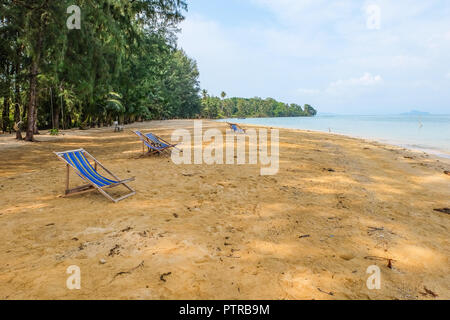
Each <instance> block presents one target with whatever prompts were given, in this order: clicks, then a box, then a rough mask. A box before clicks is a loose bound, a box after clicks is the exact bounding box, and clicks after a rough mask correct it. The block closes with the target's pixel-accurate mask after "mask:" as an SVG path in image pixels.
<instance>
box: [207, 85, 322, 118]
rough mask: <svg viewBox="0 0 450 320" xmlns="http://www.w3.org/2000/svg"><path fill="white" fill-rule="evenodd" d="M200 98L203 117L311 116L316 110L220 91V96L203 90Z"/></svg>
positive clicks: (308, 106)
mask: <svg viewBox="0 0 450 320" xmlns="http://www.w3.org/2000/svg"><path fill="white" fill-rule="evenodd" d="M202 93H203V98H202V100H201V104H202V111H201V116H202V117H204V118H210V119H217V118H265V117H312V116H315V115H316V114H317V111H316V110H315V109H314V108H313V107H311V106H310V105H308V104H306V105H305V106H304V107H303V108H302V107H301V106H300V105H297V104H286V103H282V102H278V101H276V100H274V99H272V98H267V99H265V100H263V99H261V98H252V99H244V98H229V99H225V97H226V94H225V92H222V94H221V98H218V97H213V96H209V95H208V93H207V92H206V91H205V90H204V91H203V92H202Z"/></svg>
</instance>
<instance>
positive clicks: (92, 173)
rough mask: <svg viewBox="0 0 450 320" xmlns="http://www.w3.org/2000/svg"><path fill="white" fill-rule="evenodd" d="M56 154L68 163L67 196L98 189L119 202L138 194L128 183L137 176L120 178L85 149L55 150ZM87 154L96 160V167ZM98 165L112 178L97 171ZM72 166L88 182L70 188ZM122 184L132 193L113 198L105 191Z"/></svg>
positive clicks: (110, 198)
mask: <svg viewBox="0 0 450 320" xmlns="http://www.w3.org/2000/svg"><path fill="white" fill-rule="evenodd" d="M55 154H56V156H57V157H58V158H59V159H60V160H61V161H63V162H65V163H66V167H67V175H66V191H65V195H64V196H65V197H68V196H72V195H76V194H81V193H86V192H91V191H95V190H97V191H98V192H100V193H101V194H103V195H104V196H105V197H106V198H108V199H109V200H111V201H113V202H115V203H117V202H119V201H121V200H124V199H126V198H128V197H131V196H133V195H135V194H136V192H135V191H134V190H133V189H132V188H131V187H130V186H129V185H128V184H127V183H128V182H131V181H134V179H135V178H130V179H126V180H120V179H119V178H118V177H116V176H115V175H114V174H113V173H111V171H109V170H108V169H106V168H105V167H104V166H103V165H102V164H101V163H100V162H99V161H97V159H95V158H94V157H93V156H92V155H90V154H89V153H88V152H87V151H86V150H84V149H78V150H71V151H64V152H55ZM86 156H88V157H89V158H91V159H92V160H93V161H94V167H93V166H92V165H91V163H90V162H89V160H88V159H87V158H86ZM97 165H98V166H100V167H101V168H102V169H103V170H104V171H106V172H107V173H108V174H109V175H110V176H111V177H112V179H108V178H106V177H104V176H103V175H101V174H99V173H98V171H97ZM70 168H72V169H73V170H74V171H75V173H76V174H78V176H80V178H81V179H83V180H84V181H86V182H87V183H88V184H86V185H84V186H81V187H77V188H74V189H69V174H70ZM120 185H123V186H124V187H126V188H127V189H128V190H129V191H130V193H129V194H127V195H124V196H122V197H119V198H113V197H112V196H111V195H109V194H108V193H107V192H106V191H105V189H110V188H114V187H117V186H120Z"/></svg>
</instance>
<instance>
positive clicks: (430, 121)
mask: <svg viewBox="0 0 450 320" xmlns="http://www.w3.org/2000/svg"><path fill="white" fill-rule="evenodd" d="M220 121H228V122H235V123H241V124H253V125H261V126H271V127H278V128H286V129H302V130H312V131H320V132H331V133H337V134H343V135H347V136H351V137H356V138H363V139H370V140H375V141H379V142H382V143H387V144H392V145H397V146H401V147H404V148H408V149H413V150H419V151H424V152H427V153H431V154H435V155H438V156H441V157H446V158H450V115H373V116H369V115H317V116H316V117H294V118H247V119H225V120H220Z"/></svg>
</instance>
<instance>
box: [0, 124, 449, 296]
mask: <svg viewBox="0 0 450 320" xmlns="http://www.w3.org/2000/svg"><path fill="white" fill-rule="evenodd" d="M192 127H193V122H192V121H181V120H180V121H178V120H177V121H155V122H146V123H138V124H133V125H130V126H126V128H125V131H124V132H120V133H114V132H113V129H112V128H102V129H91V130H87V131H80V130H69V131H65V132H64V135H61V136H58V137H51V136H48V135H42V136H38V137H37V139H38V140H40V141H42V142H40V143H33V144H30V143H25V142H16V141H15V140H14V138H13V136H1V135H0V299H449V298H450V275H449V273H450V263H449V256H450V249H449V248H450V245H449V236H448V235H449V228H450V215H448V214H445V213H441V212H437V211H434V210H433V209H436V208H449V207H450V176H449V175H446V174H444V171H446V170H447V171H450V163H449V162H448V161H449V160H448V159H447V160H446V159H439V158H436V157H432V156H429V155H426V154H424V153H417V152H412V151H408V150H405V149H401V148H398V147H394V146H387V145H383V144H380V143H376V142H370V141H365V140H360V139H354V138H349V137H345V136H339V135H332V134H325V133H315V132H306V131H300V130H283V129H281V130H280V170H279V173H278V174H277V175H275V176H261V175H260V166H259V165H240V166H238V165H206V164H204V165H175V164H174V163H173V162H172V160H171V158H170V156H161V157H160V156H152V157H142V156H141V155H142V146H141V144H140V143H139V140H138V138H137V137H136V136H135V135H134V134H133V133H132V132H131V130H132V129H137V128H138V129H140V130H142V131H144V132H147V131H152V132H154V133H156V134H158V135H161V136H163V137H164V138H166V140H169V139H170V136H171V133H172V131H173V130H174V129H175V128H187V129H190V130H192ZM204 127H206V128H208V127H211V128H212V127H217V128H220V129H222V130H225V129H226V125H225V124H223V123H216V122H212V121H211V122H205V123H204ZM244 127H249V126H244ZM80 147H83V148H85V149H86V150H87V151H89V152H90V153H91V154H92V155H94V156H95V157H96V158H97V159H98V160H99V161H100V162H102V163H103V164H104V165H105V166H106V167H107V168H109V169H110V170H111V171H112V172H114V173H115V174H117V175H118V176H119V177H120V178H128V177H132V176H135V177H136V181H135V182H132V183H130V185H131V186H132V187H133V188H134V189H136V191H137V194H136V195H135V196H133V197H131V198H129V199H126V200H124V201H122V202H120V203H118V204H114V203H112V202H109V201H108V200H107V199H106V198H104V197H103V196H102V195H100V194H99V193H97V192H93V193H88V194H84V195H79V196H74V197H70V198H63V197H61V194H62V193H63V191H64V187H65V166H64V164H63V163H62V162H61V161H59V160H58V159H57V158H56V156H55V155H54V154H53V153H52V152H54V151H64V150H70V149H77V148H80ZM71 181H72V186H76V185H77V184H78V185H79V184H82V181H81V180H80V178H78V177H77V176H76V175H75V174H72V175H71ZM389 259H391V264H390V267H388V264H389ZM71 265H77V266H79V267H80V268H81V290H68V289H67V287H66V280H67V277H68V276H69V275H68V274H66V269H67V268H68V267H69V266H71ZM370 265H377V266H379V267H380V269H381V289H380V290H369V289H368V288H367V286H366V280H367V278H368V277H369V275H368V274H366V270H367V268H368V267H369V266H370Z"/></svg>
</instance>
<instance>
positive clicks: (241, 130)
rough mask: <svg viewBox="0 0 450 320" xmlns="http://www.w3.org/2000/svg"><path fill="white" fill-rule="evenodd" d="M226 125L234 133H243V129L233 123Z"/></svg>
mask: <svg viewBox="0 0 450 320" xmlns="http://www.w3.org/2000/svg"><path fill="white" fill-rule="evenodd" d="M227 123H228V125H229V126H230V129H231V130H233V132H234V133H245V129H242V128H241V127H240V126H239V125H237V124H235V123H229V122H227Z"/></svg>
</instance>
